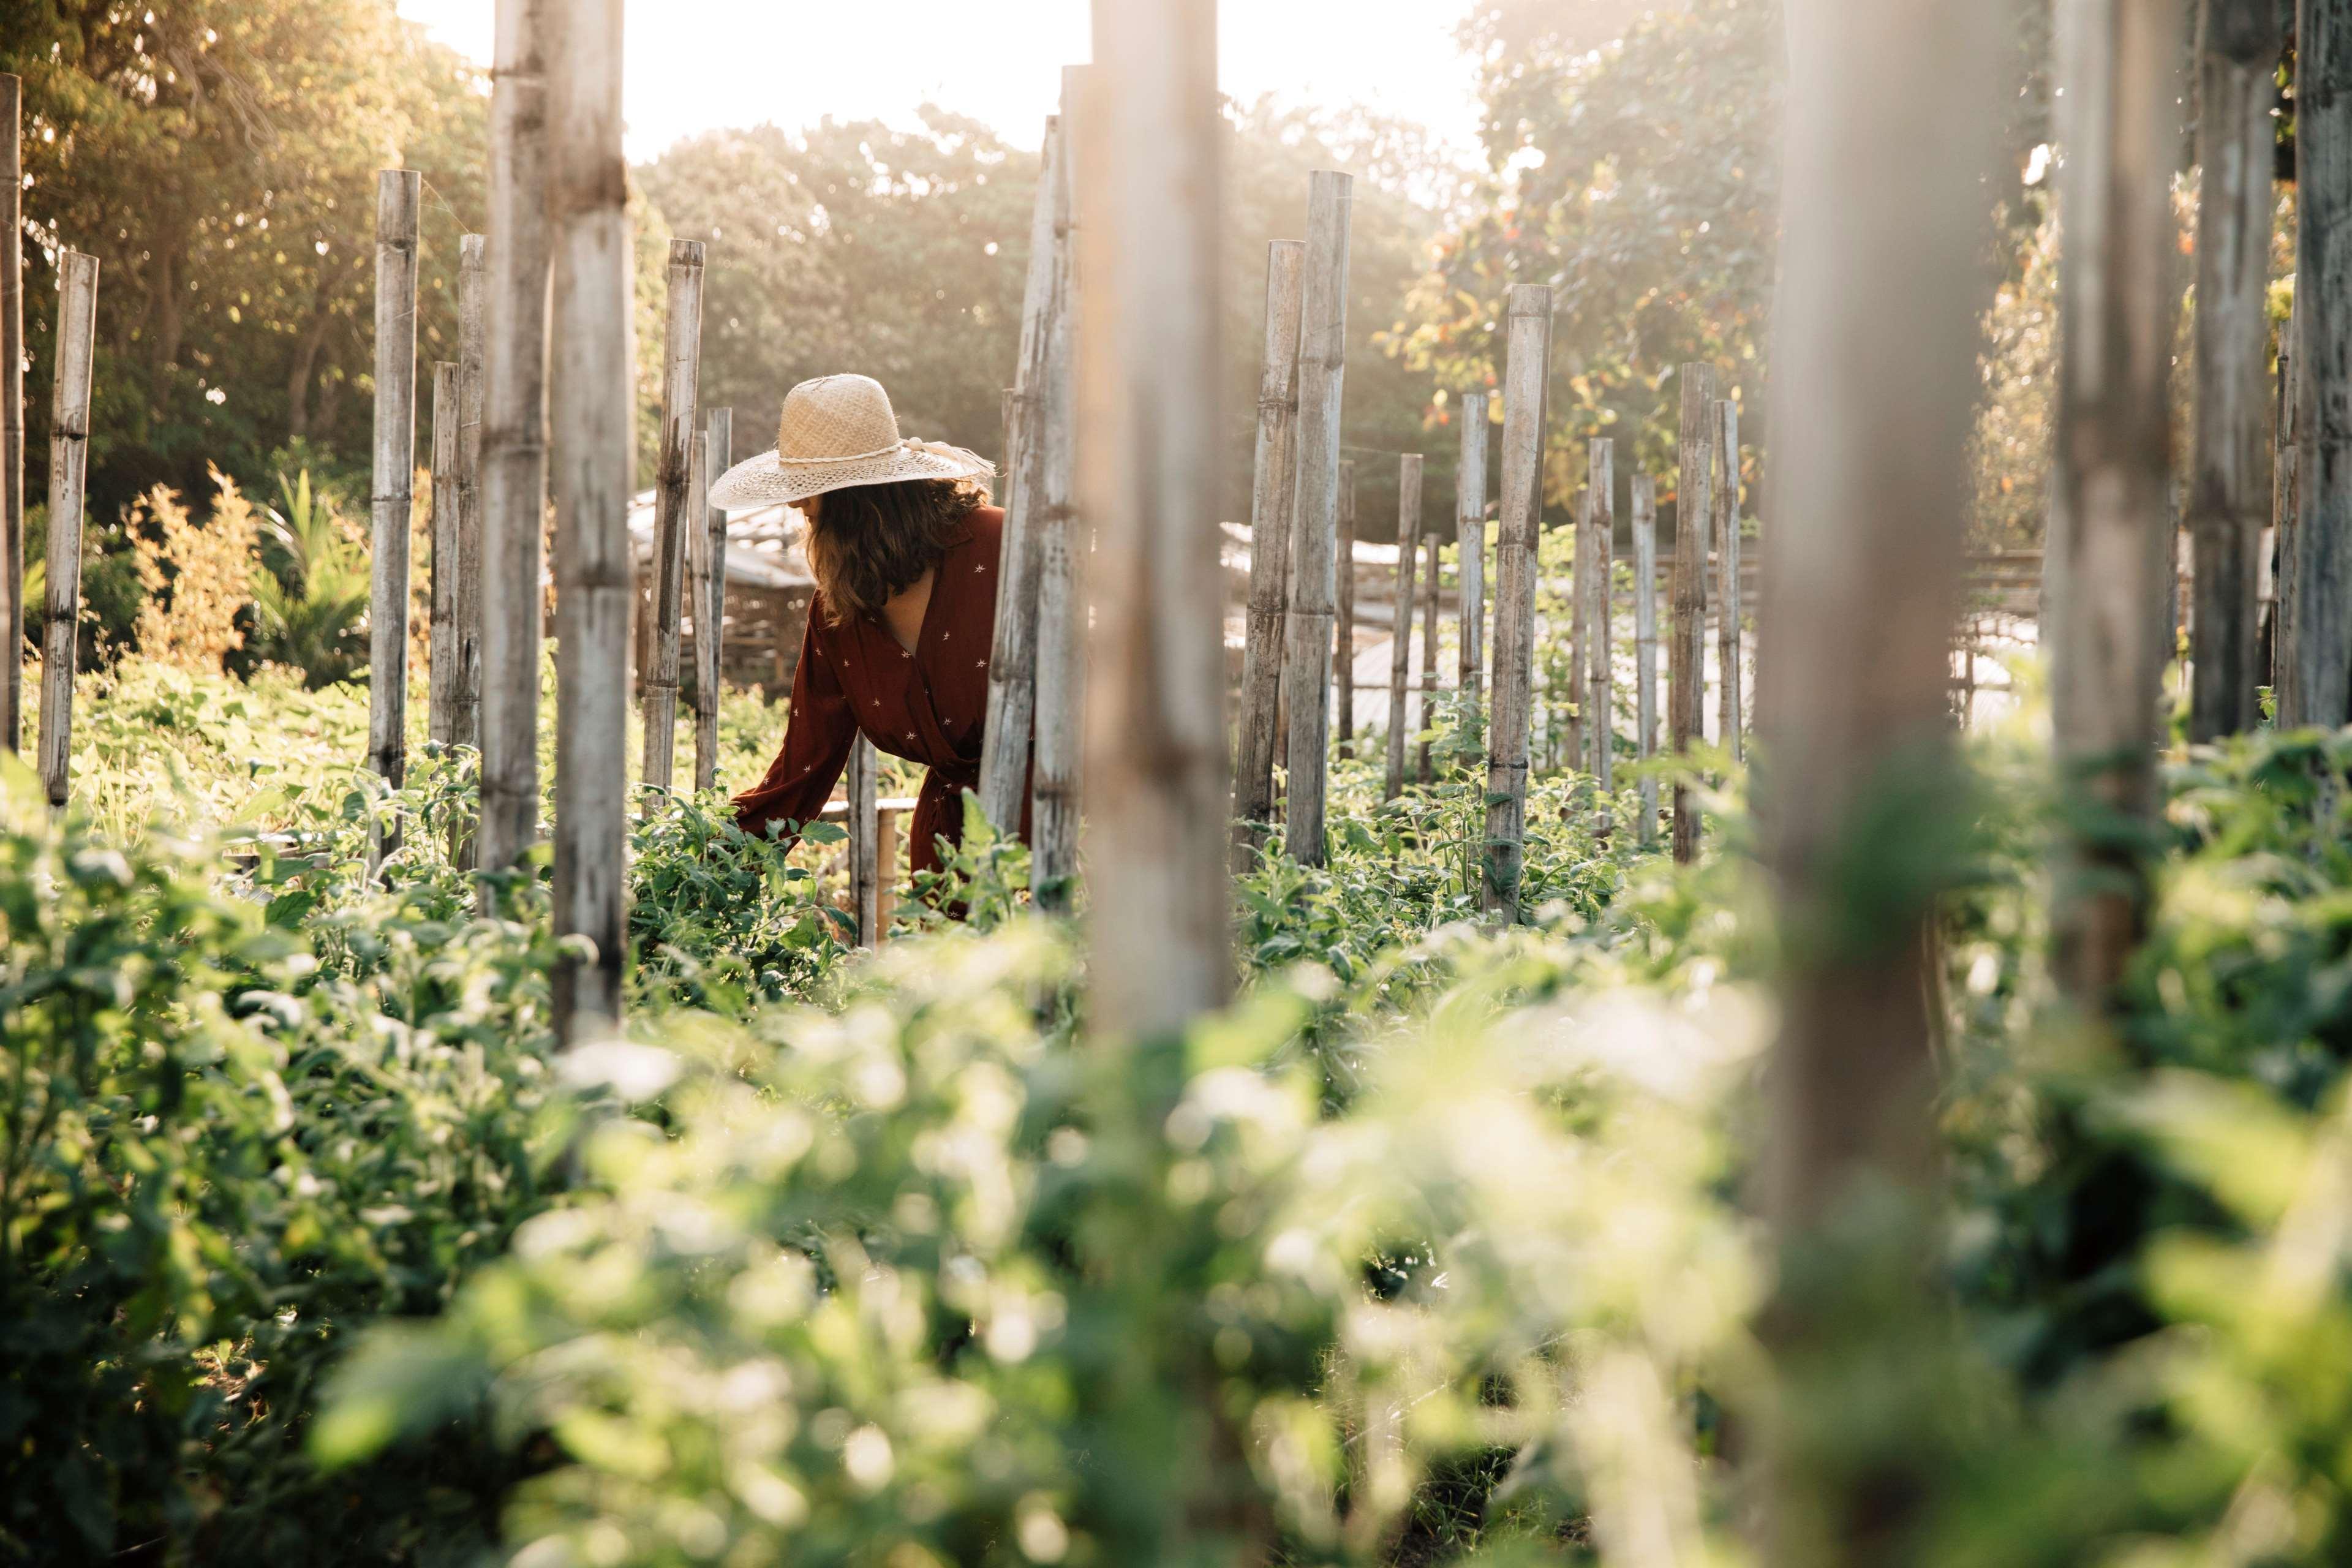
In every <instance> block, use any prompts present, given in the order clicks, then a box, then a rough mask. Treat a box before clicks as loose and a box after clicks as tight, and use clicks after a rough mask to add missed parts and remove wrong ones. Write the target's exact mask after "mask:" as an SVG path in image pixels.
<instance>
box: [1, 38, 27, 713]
mask: <svg viewBox="0 0 2352 1568" xmlns="http://www.w3.org/2000/svg"><path fill="white" fill-rule="evenodd" d="M24 85H25V84H24V83H23V82H22V81H21V80H19V79H17V78H16V77H13V76H9V75H6V74H4V73H0V637H6V638H7V651H6V653H5V661H6V662H5V665H0V747H5V748H6V749H7V750H9V751H11V752H14V751H16V750H17V749H18V748H19V747H20V746H21V745H22V744H23V742H24V730H25V622H26V616H25V214H24V195H25V159H24Z"/></svg>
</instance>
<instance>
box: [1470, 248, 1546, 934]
mask: <svg viewBox="0 0 2352 1568" xmlns="http://www.w3.org/2000/svg"><path fill="white" fill-rule="evenodd" d="M1551 303H1552V298H1551V290H1550V289H1548V288H1546V287H1544V286H1543V285H1542V284H1540V283H1520V284H1515V285H1514V286H1513V287H1512V289H1511V294H1510V306H1509V312H1508V314H1507V317H1506V326H1505V332H1506V336H1505V339H1504V344H1505V360H1504V370H1503V440H1502V459H1503V516H1502V524H1501V527H1500V529H1499V531H1498V537H1497V539H1496V547H1495V637H1494V650H1495V651H1494V664H1493V669H1492V673H1491V674H1490V675H1489V676H1488V678H1487V683H1488V685H1489V687H1490V688H1491V689H1492V701H1493V704H1494V719H1493V721H1492V723H1490V724H1489V725H1488V726H1487V733H1486V800H1487V806H1486V879H1485V887H1484V889H1483V892H1482V902H1483V903H1484V905H1485V908H1486V910H1487V912H1488V913H1490V914H1493V915H1495V916H1497V917H1498V918H1500V919H1501V920H1502V921H1505V922H1506V923H1516V922H1517V920H1518V918H1519V878H1520V872H1521V868H1522V867H1523V865H1524V863H1525V859H1526V855H1527V810H1528V741H1529V733H1528V719H1529V710H1530V704H1531V701H1532V697H1533V685H1534V668H1533V660H1534V657H1535V636H1536V546H1537V543H1538V540H1539V538H1540V533H1541V522H1542V513H1543V473H1542V468H1543V439H1544V428H1543V427H1544V386H1545V383H1546V381H1547V380H1548V379H1549V369H1550V364H1551Z"/></svg>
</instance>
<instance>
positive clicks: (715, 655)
mask: <svg viewBox="0 0 2352 1568" xmlns="http://www.w3.org/2000/svg"><path fill="white" fill-rule="evenodd" d="M705 420H706V424H705V428H704V432H703V437H702V441H701V444H700V447H699V452H700V460H701V464H702V480H701V492H700V493H701V495H702V497H703V503H702V510H700V511H699V512H698V513H696V514H695V515H696V516H697V517H698V518H699V519H700V537H701V539H702V552H701V561H702V568H701V569H702V576H701V578H700V579H699V580H698V584H697V586H696V590H695V599H694V667H695V682H694V686H695V710H694V787H695V788H696V789H697V790H712V789H717V788H718V787H719V704H720V702H721V701H722V700H724V699H725V697H726V687H727V663H726V655H727V514H726V513H725V512H724V511H722V510H719V508H717V507H714V506H712V505H711V504H710V503H709V496H710V487H711V486H713V485H715V484H717V483H718V482H719V476H720V475H721V474H723V473H725V472H726V471H727V469H728V468H729V466H730V464H731V463H733V461H734V447H735V411H734V410H733V409H732V408H714V409H712V410H711V411H710V412H709V415H707V416H705Z"/></svg>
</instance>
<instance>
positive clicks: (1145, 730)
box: [1078, 0, 1339, 1041]
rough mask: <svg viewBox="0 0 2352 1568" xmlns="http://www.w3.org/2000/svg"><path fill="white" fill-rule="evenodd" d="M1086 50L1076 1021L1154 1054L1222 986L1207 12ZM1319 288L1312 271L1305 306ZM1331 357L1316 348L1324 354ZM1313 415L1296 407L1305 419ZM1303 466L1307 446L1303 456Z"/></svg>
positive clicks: (1215, 172)
mask: <svg viewBox="0 0 2352 1568" xmlns="http://www.w3.org/2000/svg"><path fill="white" fill-rule="evenodd" d="M1094 37H1095V52H1096V65H1095V68H1094V71H1093V73H1092V79H1091V80H1090V81H1089V83H1088V92H1087V104H1086V111H1085V118H1086V121H1087V136H1086V137H1085V138H1084V140H1085V141H1087V142H1091V143H1093V144H1094V147H1093V149H1092V150H1089V151H1088V152H1087V153H1086V155H1085V156H1084V158H1083V160H1082V163H1083V170H1082V173H1083V175H1084V180H1085V184H1084V185H1083V187H1082V189H1083V195H1082V198H1081V200H1080V201H1079V203H1078V213H1079V217H1080V227H1079V231H1078V232H1079V239H1080V243H1081V245H1083V246H1084V247H1085V251H1086V254H1085V256H1084V258H1083V259H1082V262H1081V267H1080V287H1079V300H1080V302H1081V308H1082V310H1084V311H1085V315H1084V318H1083V321H1082V322H1081V328H1080V333H1079V352H1080V353H1082V354H1083V355H1084V360H1085V371H1084V392H1083V394H1082V396H1081V400H1080V411H1081V423H1080V426H1079V440H1078V453H1079V460H1080V462H1081V463H1082V464H1083V465H1084V470H1083V471H1084V475H1085V483H1084V487H1083V489H1084V495H1085V501H1086V504H1085V510H1086V512H1087V516H1088V517H1089V518H1091V519H1093V520H1094V521H1095V524H1096V528H1097V544H1096V548H1095V555H1094V561H1093V563H1092V567H1091V570H1090V572H1089V577H1090V580H1091V582H1092V584H1093V586H1094V597H1095V605H1096V615H1095V620H1094V626H1095V638H1094V644H1093V652H1094V659H1093V663H1094V668H1095V669H1096V671H1097V679H1093V680H1090V681H1088V682H1087V693H1088V696H1087V789H1088V792H1089V799H1090V801H1091V803H1092V810H1091V812H1090V814H1089V822H1088V836H1087V858H1088V861H1089V864H1090V865H1091V867H1092V881H1091V883H1090V889H1089V890H1090V893H1091V914H1092V921H1091V929H1090V933H1089V934H1090V936H1091V938H1092V954H1093V957H1092V962H1091V963H1090V965H1089V973H1090V975H1091V976H1092V995H1091V999H1090V1005H1089V1016H1088V1020H1087V1022H1088V1025H1089V1026H1090V1028H1091V1029H1092V1031H1093V1033H1094V1034H1095V1035H1096V1036H1097V1037H1098V1038H1101V1039H1103V1040H1106V1041H1134V1040H1139V1039H1164V1038H1166V1037H1169V1036H1171V1034H1173V1033H1174V1032H1175V1031H1176V1030H1178V1029H1181V1027H1182V1026H1184V1024H1185V1022H1186V1021H1187V1020H1188V1019H1190V1018H1192V1016H1195V1015H1197V1014H1199V1013H1201V1012H1202V1011H1203V1010H1205V1009H1208V1008H1211V1007H1214V1006H1216V1005H1219V1004H1220V1003H1221V1002H1223V1000H1224V998H1225V997H1226V996H1227V995H1228V994H1230V992H1231V990H1232V987H1233V957H1232V953H1231V952H1230V951H1229V949H1228V947H1227V943H1226V921H1227V910H1226V902H1227V899H1228V896H1229V892H1228V886H1227V880H1226V875H1225V864H1226V850H1227V837H1228V826H1227V825H1228V823H1229V822H1230V820H1231V819H1230V817H1229V816H1228V812H1229V810H1230V807H1231V804H1232V799H1233V795H1232V791H1231V788H1230V783H1231V776H1232V775H1231V773H1230V764H1229V763H1228V762H1227V759H1226V753H1225V718H1224V694H1225V670H1224V647H1223V643H1224V635H1223V618H1224V617H1223V598H1224V594H1223V583H1222V581H1221V578H1222V576H1223V573H1222V569H1221V567H1220V564H1219V561H1218V541H1219V532H1218V528H1217V510H1216V501H1215V485H1216V479H1215V476H1216V473H1217V449H1218V445H1219V432H1220V431H1221V430H1222V429H1223V425H1222V422H1221V420H1220V417H1219V399H1218V393H1217V385H1218V377H1219V374H1220V371H1221V367H1222V363H1223V362H1222V360H1221V359H1220V357H1219V353H1218V341H1217V340H1218V323H1219V321H1220V319H1221V310H1222V304H1223V301H1222V299H1221V290H1220V289H1219V287H1218V276H1219V260H1220V256H1221V249H1220V245H1219V240H1220V236H1221V228H1222V216H1223V215H1222V209H1221V205H1220V204H1221V200H1222V197H1221V194H1220V180H1219V169H1218V162H1219V154H1220V151H1221V149H1220V142H1221V140H1222V137H1223V126H1222V123H1221V121H1220V120H1219V118H1218V111H1217V60H1216V4H1215V0H1125V3H1123V4H1117V5H1112V4H1103V5H1097V6H1096V7H1095V34H1094ZM1311 244H1312V242H1311V241H1310V245H1311ZM1310 264H1311V256H1310ZM1311 270H1312V269H1311V265H1310V274H1311ZM1316 288H1317V281H1316V280H1315V279H1313V278H1312V277H1311V275H1310V279H1309V283H1308V289H1309V294H1308V302H1309V306H1310V309H1311V307H1312V305H1313V302H1314V291H1315V289H1316ZM1313 325H1314V323H1313V322H1312V321H1310V323H1309V330H1310V331H1312V330H1313ZM1318 346H1321V345H1310V357H1309V361H1308V363H1309V365H1310V366H1311V367H1314V368H1315V369H1317V370H1319V368H1320V364H1321V361H1320V360H1319V358H1317V357H1315V355H1314V353H1313V352H1312V350H1313V349H1314V348H1315V347H1318ZM1326 352H1328V353H1330V354H1331V355H1332V356H1333V358H1334V359H1335V360H1336V359H1337V356H1338V353H1339V344H1337V343H1336V342H1335V343H1332V344H1330V345H1328V348H1327V350H1326ZM1311 406H1312V405H1309V404H1306V403H1304V402H1302V405H1301V419H1302V423H1307V419H1306V416H1307V411H1308V409H1309V408H1311ZM1334 435H1335V437H1336V430H1335V432H1334ZM1335 444H1336V443H1335ZM1314 450H1315V448H1314V447H1311V446H1306V447H1302V453H1303V455H1309V456H1311V455H1312V454H1313V452H1314ZM1325 489H1327V491H1328V480H1326V482H1325ZM1325 515H1326V516H1327V517H1328V511H1327V512H1326V513H1325ZM1327 560H1328V557H1327ZM1323 586H1324V587H1325V588H1326V589H1327V590H1328V586H1329V577H1328V568H1327V573H1326V575H1325V576H1324V578H1323ZM1321 612H1322V613H1321V615H1320V616H1318V617H1317V618H1316V619H1315V622H1314V636H1315V638H1316V639H1317V642H1318V648H1317V652H1318V655H1320V654H1321V652H1322V650H1323V649H1324V648H1328V647H1329V632H1328V627H1329V624H1330V623H1329V619H1328V617H1329V614H1330V609H1329V600H1328V597H1327V598H1326V599H1325V600H1324V601H1323V604H1322V606H1321ZM1317 662H1318V665H1319V662H1320V660H1319V658H1318V661H1317ZM1313 674H1314V679H1310V680H1295V681H1293V682H1292V684H1291V689H1292V690H1293V691H1295V692H1314V691H1319V690H1320V689H1322V672H1321V671H1320V669H1319V668H1318V669H1317V670H1315V671H1314V672H1313ZM1290 710H1291V712H1292V714H1293V715H1294V716H1296V715H1299V714H1314V715H1318V716H1319V715H1320V714H1321V712H1322V704H1320V703H1319V702H1316V701H1313V700H1299V701H1294V702H1292V703H1291V705H1290ZM1318 731H1319V726H1318ZM1292 741H1293V743H1292V746H1291V750H1290V754H1291V757H1292V759H1293V761H1294V763H1297V762H1300V761H1302V760H1306V761H1308V762H1319V761H1320V758H1321V753H1322V744H1321V741H1322V737H1321V735H1320V734H1319V733H1318V734H1316V735H1315V736H1314V737H1313V741H1314V744H1313V746H1312V747H1311V748H1309V747H1307V746H1302V745H1300V744H1298V743H1297V735H1296V733H1295V732H1294V734H1293V737H1292ZM1305 771H1307V772H1308V773H1313V772H1315V771H1316V770H1315V768H1314V767H1312V766H1308V767H1307V768H1306V770H1305ZM1294 791H1295V785H1294Z"/></svg>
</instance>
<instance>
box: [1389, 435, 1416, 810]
mask: <svg viewBox="0 0 2352 1568" xmlns="http://www.w3.org/2000/svg"><path fill="white" fill-rule="evenodd" d="M1421 468H1422V457H1421V454H1420V453H1419V452H1407V453H1406V454H1405V455H1404V456H1403V457H1402V458H1399V459H1398V461H1397V525H1396V533H1397V565H1396V615H1395V616H1394V620H1393V625H1394V627H1395V632H1396V635H1395V636H1394V637H1392V638H1391V639H1390V643H1389V772H1388V780H1387V783H1386V784H1385V785H1384V786H1383V787H1382V791H1381V799H1383V800H1394V799H1395V798H1396V797H1397V795H1399V794H1400V793H1401V792H1402V790H1403V788H1404V737H1405V731H1407V730H1409V729H1411V728H1412V726H1411V725H1410V724H1408V723H1406V722H1405V706H1406V695H1405V681H1406V678H1407V676H1408V675H1409V674H1410V673H1411V671H1412V609H1413V602H1412V582H1413V568H1414V565H1415V563H1416V557H1417V556H1418V555H1419V554H1420V552H1421Z"/></svg>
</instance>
